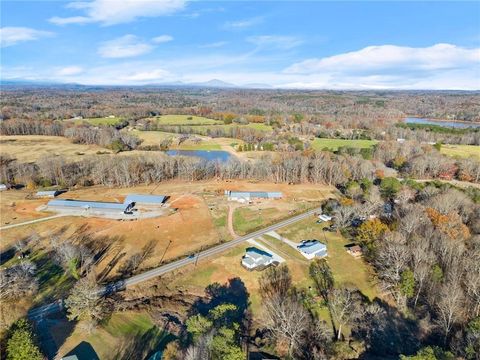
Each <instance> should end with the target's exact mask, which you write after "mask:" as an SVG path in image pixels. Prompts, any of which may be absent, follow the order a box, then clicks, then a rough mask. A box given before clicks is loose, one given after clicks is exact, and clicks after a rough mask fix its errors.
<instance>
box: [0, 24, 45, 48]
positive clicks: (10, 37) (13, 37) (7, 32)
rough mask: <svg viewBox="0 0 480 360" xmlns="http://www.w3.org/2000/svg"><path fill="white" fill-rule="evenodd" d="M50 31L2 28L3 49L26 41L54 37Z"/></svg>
mask: <svg viewBox="0 0 480 360" xmlns="http://www.w3.org/2000/svg"><path fill="white" fill-rule="evenodd" d="M52 35H53V33H51V32H49V31H42V30H35V29H31V28H27V27H3V28H0V43H1V47H7V46H12V45H15V44H18V43H20V42H24V41H31V40H37V39H40V38H42V37H46V36H52Z"/></svg>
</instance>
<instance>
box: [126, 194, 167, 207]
mask: <svg viewBox="0 0 480 360" xmlns="http://www.w3.org/2000/svg"><path fill="white" fill-rule="evenodd" d="M166 199H167V197H166V196H165V195H138V194H129V195H127V197H126V198H125V200H124V203H129V204H131V203H135V204H140V205H162V204H163V203H164V202H165V200H166Z"/></svg>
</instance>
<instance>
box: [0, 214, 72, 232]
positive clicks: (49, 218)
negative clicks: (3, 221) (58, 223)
mask: <svg viewBox="0 0 480 360" xmlns="http://www.w3.org/2000/svg"><path fill="white" fill-rule="evenodd" d="M64 216H69V215H64V214H58V215H53V216H47V217H44V218H40V219H34V220H30V221H25V222H22V223H18V224H11V225H5V226H2V227H0V230H7V229H12V228H15V227H19V226H24V225H30V224H35V223H39V222H41V221H47V220H51V219H56V218H59V217H64Z"/></svg>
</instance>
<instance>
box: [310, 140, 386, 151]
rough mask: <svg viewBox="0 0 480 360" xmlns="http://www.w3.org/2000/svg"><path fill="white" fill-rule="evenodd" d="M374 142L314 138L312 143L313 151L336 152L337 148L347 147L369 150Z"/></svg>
mask: <svg viewBox="0 0 480 360" xmlns="http://www.w3.org/2000/svg"><path fill="white" fill-rule="evenodd" d="M376 143H377V141H375V140H344V139H324V138H316V139H315V140H313V141H312V148H313V149H314V150H323V149H325V148H327V149H329V150H332V151H336V150H338V148H339V147H342V146H347V147H353V148H369V147H372V146H373V145H375V144H376Z"/></svg>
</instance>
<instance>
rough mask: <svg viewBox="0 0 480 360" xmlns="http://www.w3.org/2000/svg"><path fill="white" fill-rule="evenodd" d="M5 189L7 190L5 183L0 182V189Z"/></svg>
mask: <svg viewBox="0 0 480 360" xmlns="http://www.w3.org/2000/svg"><path fill="white" fill-rule="evenodd" d="M5 190H8V187H7V185H5V184H0V191H5Z"/></svg>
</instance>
